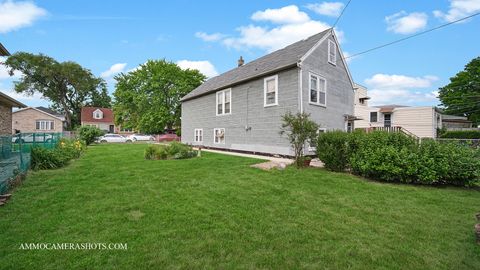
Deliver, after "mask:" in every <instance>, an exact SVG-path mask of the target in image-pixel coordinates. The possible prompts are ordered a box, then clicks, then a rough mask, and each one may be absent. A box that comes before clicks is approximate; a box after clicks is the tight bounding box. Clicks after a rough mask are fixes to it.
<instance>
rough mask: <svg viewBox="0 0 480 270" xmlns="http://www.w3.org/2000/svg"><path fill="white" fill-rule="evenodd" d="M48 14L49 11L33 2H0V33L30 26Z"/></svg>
mask: <svg viewBox="0 0 480 270" xmlns="http://www.w3.org/2000/svg"><path fill="white" fill-rule="evenodd" d="M45 15H47V11H46V10H45V9H43V8H40V7H38V6H36V5H35V4H34V3H32V2H13V1H10V0H8V1H5V2H2V3H0V22H1V23H0V33H7V32H10V31H14V30H17V29H19V28H22V27H26V26H30V25H32V24H33V22H34V21H35V20H37V19H38V18H40V17H43V16H45Z"/></svg>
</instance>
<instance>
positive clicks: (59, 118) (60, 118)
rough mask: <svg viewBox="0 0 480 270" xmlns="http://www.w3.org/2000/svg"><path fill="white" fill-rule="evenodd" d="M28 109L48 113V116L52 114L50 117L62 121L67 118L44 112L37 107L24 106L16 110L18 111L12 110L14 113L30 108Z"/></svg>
mask: <svg viewBox="0 0 480 270" xmlns="http://www.w3.org/2000/svg"><path fill="white" fill-rule="evenodd" d="M28 109H33V110H35V111H37V112H41V113H43V114H46V115H48V116H50V117H53V118H56V119H58V120H60V121H62V122H63V121H65V118H62V117H59V116H55V115H53V114H49V113H47V112H44V111H42V110H39V109H37V108H35V107H26V108H22V109H19V110H16V111H14V112H12V114H14V113H17V112H21V111H25V110H28Z"/></svg>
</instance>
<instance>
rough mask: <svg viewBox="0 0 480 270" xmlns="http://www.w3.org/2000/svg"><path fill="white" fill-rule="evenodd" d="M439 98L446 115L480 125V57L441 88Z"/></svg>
mask: <svg viewBox="0 0 480 270" xmlns="http://www.w3.org/2000/svg"><path fill="white" fill-rule="evenodd" d="M439 98H440V101H441V102H442V105H443V106H444V108H445V112H446V113H448V114H454V115H461V116H466V117H468V119H469V120H470V121H472V122H474V123H477V124H478V123H480V57H477V58H475V59H473V60H472V61H470V63H468V64H467V65H466V66H465V69H464V70H463V71H460V72H459V73H457V74H456V75H455V76H454V77H452V78H450V83H449V84H447V85H446V86H444V87H442V88H440V91H439Z"/></svg>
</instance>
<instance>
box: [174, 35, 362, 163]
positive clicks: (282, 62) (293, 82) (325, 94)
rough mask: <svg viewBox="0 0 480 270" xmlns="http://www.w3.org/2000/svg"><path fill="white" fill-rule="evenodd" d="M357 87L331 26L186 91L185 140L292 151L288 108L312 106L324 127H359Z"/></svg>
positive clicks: (263, 150) (233, 147) (252, 149)
mask: <svg viewBox="0 0 480 270" xmlns="http://www.w3.org/2000/svg"><path fill="white" fill-rule="evenodd" d="M353 101H354V89H353V81H352V78H351V76H350V72H349V70H348V67H347V65H346V62H345V58H344V57H343V54H342V52H341V50H340V47H339V45H338V40H337V38H336V36H335V34H334V33H333V31H332V30H331V29H329V30H326V31H324V32H321V33H319V34H316V35H314V36H311V37H309V38H307V39H304V40H301V41H299V42H296V43H294V44H292V45H289V46H287V47H285V48H283V49H280V50H278V51H275V52H273V53H270V54H268V55H266V56H263V57H261V58H258V59H256V60H254V61H252V62H250V63H247V64H245V65H243V59H240V60H239V63H238V67H237V68H235V69H233V70H230V71H228V72H226V73H223V74H221V75H219V76H216V77H213V78H211V79H209V80H208V81H206V82H205V83H203V84H202V85H201V86H199V87H198V88H196V89H194V90H193V91H192V92H190V93H189V94H187V95H186V96H185V97H183V98H182V118H181V120H182V142H184V143H188V144H193V145H203V146H206V147H210V148H220V149H229V150H237V151H247V152H257V153H268V154H281V155H293V151H292V149H291V146H290V144H289V142H288V140H287V139H286V137H285V136H281V135H280V134H279V132H280V129H281V125H282V115H284V114H285V113H286V112H292V113H297V112H306V113H309V114H311V119H312V120H314V121H315V122H316V123H317V124H319V125H320V127H321V129H320V130H319V132H321V131H325V130H346V129H347V127H348V128H350V129H352V128H353V127H354V125H353V119H354V117H353V107H354V106H353Z"/></svg>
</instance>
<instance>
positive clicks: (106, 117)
mask: <svg viewBox="0 0 480 270" xmlns="http://www.w3.org/2000/svg"><path fill="white" fill-rule="evenodd" d="M97 109H98V110H100V111H102V113H103V118H102V119H95V118H93V112H94V111H96V110H97ZM113 119H114V117H113V110H112V109H109V108H99V107H83V108H82V112H81V114H80V121H81V122H99V123H113Z"/></svg>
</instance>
